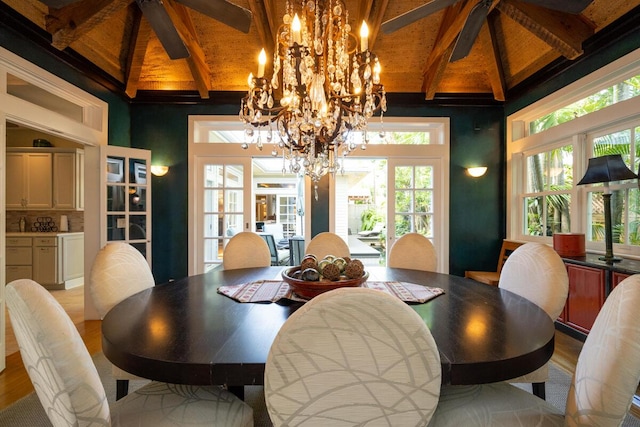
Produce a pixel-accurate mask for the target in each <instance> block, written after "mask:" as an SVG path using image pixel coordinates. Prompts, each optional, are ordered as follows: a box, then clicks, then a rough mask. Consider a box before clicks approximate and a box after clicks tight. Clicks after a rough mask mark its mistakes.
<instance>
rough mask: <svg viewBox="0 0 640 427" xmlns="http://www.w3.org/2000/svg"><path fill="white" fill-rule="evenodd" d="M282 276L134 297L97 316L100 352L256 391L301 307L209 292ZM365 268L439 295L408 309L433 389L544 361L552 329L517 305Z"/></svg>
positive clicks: (238, 274) (190, 379)
mask: <svg viewBox="0 0 640 427" xmlns="http://www.w3.org/2000/svg"><path fill="white" fill-rule="evenodd" d="M285 268H286V267H285ZM282 270H283V267H264V268H251V269H239V270H212V271H210V272H208V273H205V274H200V275H195V276H190V277H187V278H184V279H181V280H177V281H175V282H171V283H167V284H161V285H157V286H155V287H152V288H150V289H147V290H144V291H142V292H140V293H137V294H135V295H133V296H131V297H129V298H127V299H125V300H124V301H122V302H121V303H119V304H118V305H116V306H115V307H114V308H113V309H112V310H111V311H109V313H107V315H106V316H105V317H104V319H103V322H102V333H103V338H102V349H103V352H104V354H105V356H106V357H107V358H108V359H109V360H110V361H111V362H112V363H114V364H115V365H116V366H118V367H120V368H122V369H124V370H125V371H128V372H131V373H133V374H136V375H139V376H141V377H144V378H149V379H153V380H157V381H163V382H169V383H179V384H220V385H227V386H228V387H229V388H230V389H232V390H234V392H236V393H238V394H241V393H242V389H243V386H245V385H262V384H263V377H264V369H265V362H266V359H267V355H268V353H269V348H270V347H271V344H272V342H273V340H274V338H275V336H276V334H277V333H278V331H279V329H280V327H281V326H282V324H283V323H284V322H285V321H286V320H287V318H288V317H289V316H290V315H291V313H293V312H294V311H295V310H297V309H298V308H299V307H301V306H302V304H303V303H302V302H294V301H291V300H280V301H278V302H275V303H240V302H237V301H235V300H233V299H231V298H229V297H227V296H224V295H222V294H219V293H218V292H217V289H218V287H220V286H222V285H233V284H242V283H248V282H251V281H255V280H261V279H278V278H280V277H281V276H280V274H281V271H282ZM367 271H369V274H370V276H369V280H379V281H385V280H388V281H402V282H409V283H415V284H420V285H425V286H432V287H439V288H442V289H443V290H444V294H442V295H440V296H437V297H436V298H434V299H432V300H430V301H427V302H426V303H422V304H411V306H412V308H413V309H414V310H415V311H416V312H417V313H418V314H419V315H420V316H421V317H422V318H423V319H424V321H425V323H426V324H427V326H428V327H429V329H430V330H431V332H432V334H433V336H434V339H435V341H436V343H437V345H438V350H439V352H440V358H441V363H442V382H443V384H481V383H488V382H496V381H502V380H507V379H510V378H514V377H517V376H520V375H523V374H526V373H528V372H531V371H533V370H535V369H537V368H538V367H540V366H542V365H544V363H545V362H547V361H548V360H549V358H550V357H551V355H552V354H553V350H554V331H555V328H554V323H553V321H552V320H551V319H550V318H549V316H548V315H547V314H546V313H545V312H544V311H543V310H542V309H540V308H539V307H538V306H536V305H535V304H533V303H531V302H529V301H528V300H526V299H525V298H522V297H520V296H518V295H516V294H513V293H511V292H509V291H506V290H503V289H499V288H497V287H493V286H488V285H485V284H481V283H478V282H475V281H473V280H470V279H466V278H463V277H459V276H455V275H449V274H440V273H432V272H424V271H417V270H405V269H394V268H385V267H367Z"/></svg>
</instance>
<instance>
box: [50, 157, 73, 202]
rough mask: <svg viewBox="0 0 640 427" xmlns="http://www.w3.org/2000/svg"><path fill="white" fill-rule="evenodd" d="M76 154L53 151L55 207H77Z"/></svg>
mask: <svg viewBox="0 0 640 427" xmlns="http://www.w3.org/2000/svg"><path fill="white" fill-rule="evenodd" d="M76 180H77V177H76V154H75V153H53V207H54V208H56V209H75V207H76V192H77V191H76V184H75V183H76Z"/></svg>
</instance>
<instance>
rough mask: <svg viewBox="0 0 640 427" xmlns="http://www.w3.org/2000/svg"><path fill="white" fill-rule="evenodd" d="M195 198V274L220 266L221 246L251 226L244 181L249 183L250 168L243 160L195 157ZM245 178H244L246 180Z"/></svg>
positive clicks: (222, 247) (248, 199)
mask: <svg viewBox="0 0 640 427" xmlns="http://www.w3.org/2000/svg"><path fill="white" fill-rule="evenodd" d="M197 170H198V178H197V179H198V184H199V185H197V186H196V188H199V189H200V190H199V193H200V195H199V197H198V198H197V202H196V204H197V212H198V214H199V215H198V219H197V222H198V224H196V225H197V227H196V233H195V235H196V236H197V239H198V240H199V242H197V245H196V246H197V248H198V253H197V255H196V256H197V257H198V259H199V260H200V262H199V263H198V265H197V268H198V269H199V271H198V273H205V272H207V271H209V270H211V269H212V268H215V267H216V266H218V265H220V264H221V263H222V258H223V253H224V247H225V246H226V244H227V242H228V241H229V239H231V237H233V236H234V235H235V234H236V233H239V232H241V231H244V230H247V229H248V224H250V223H251V214H250V212H251V209H250V207H249V208H248V207H247V204H249V206H250V200H251V197H250V195H247V194H245V182H251V166H250V162H249V161H247V160H246V159H239V160H238V159H235V160H233V159H229V161H228V162H227V161H224V160H222V161H221V159H219V158H218V159H215V160H214V159H212V158H198V169H197ZM247 177H248V178H247Z"/></svg>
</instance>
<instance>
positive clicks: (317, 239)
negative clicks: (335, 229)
mask: <svg viewBox="0 0 640 427" xmlns="http://www.w3.org/2000/svg"><path fill="white" fill-rule="evenodd" d="M305 253H307V254H313V255H315V256H316V258H318V259H319V260H320V259H322V258H324V257H325V256H327V255H335V256H337V257H342V258H344V257H348V256H351V251H350V250H349V245H347V243H346V242H345V241H344V240H343V239H342V237H340V236H338V235H337V234H335V233H331V232H328V231H325V232H322V233H318V234H316V235H315V236H314V237H313V238H312V239H311V241H310V242H309V246H307V250H306V251H305Z"/></svg>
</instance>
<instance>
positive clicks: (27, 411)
mask: <svg viewBox="0 0 640 427" xmlns="http://www.w3.org/2000/svg"><path fill="white" fill-rule="evenodd" d="M93 361H94V363H95V365H96V368H97V369H98V374H100V378H101V379H102V383H103V384H104V388H105V391H106V393H107V399H108V400H109V402H110V403H111V402H113V401H114V400H115V395H116V391H115V389H116V387H115V384H116V382H115V380H114V379H113V377H112V376H111V365H110V363H109V361H107V359H106V358H105V357H104V355H103V354H102V353H98V354H96V355H95V356H93ZM549 368H550V369H549V374H550V378H549V381H548V382H547V383H546V392H547V401H548V402H550V403H551V404H553V405H554V406H556V407H557V408H558V409H560V410H561V411H564V406H565V402H566V397H567V393H568V391H569V384H570V383H571V376H570V375H569V373H567V372H566V371H564V370H563V369H560V368H558V367H557V366H555V365H554V364H553V363H551V364H550V365H549ZM144 384H146V381H131V382H130V384H129V390H135V389H137V388H139V387H142V386H143V385H144ZM519 387H521V388H524V389H525V390H528V391H531V385H530V384H522V385H519ZM245 401H246V402H247V403H248V404H249V405H251V407H252V408H253V411H254V412H253V416H254V425H255V426H256V427H271V426H272V424H271V421H270V420H269V416H268V414H267V410H266V406H265V403H264V394H263V390H262V387H260V386H248V387H245ZM0 426H3V427H24V426H29V427H41V426H42V427H44V426H46V427H50V426H51V423H50V422H49V419H48V418H47V416H46V414H45V412H44V409H42V406H41V405H40V401H39V400H38V397H37V396H36V394H35V393H31V394H29V395H28V396H26V397H24V398H22V399H20V400H19V401H17V402H16V403H14V404H13V405H11V406H9V407H8V408H6V409H4V410H2V411H0ZM622 426H623V427H640V419H638V418H635V417H634V416H632V415H630V414H629V415H627V417H626V418H625V420H624V422H623V423H622Z"/></svg>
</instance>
